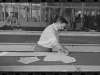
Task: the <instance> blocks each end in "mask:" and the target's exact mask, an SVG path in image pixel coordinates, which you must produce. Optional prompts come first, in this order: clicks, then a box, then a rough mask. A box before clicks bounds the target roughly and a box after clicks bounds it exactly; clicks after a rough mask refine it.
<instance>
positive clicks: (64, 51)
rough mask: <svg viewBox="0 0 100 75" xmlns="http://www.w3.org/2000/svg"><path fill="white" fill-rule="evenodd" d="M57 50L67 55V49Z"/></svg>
mask: <svg viewBox="0 0 100 75" xmlns="http://www.w3.org/2000/svg"><path fill="white" fill-rule="evenodd" d="M58 52H59V53H61V54H65V55H69V51H68V49H59V51H58Z"/></svg>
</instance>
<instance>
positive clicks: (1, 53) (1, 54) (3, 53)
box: [0, 52, 8, 56]
mask: <svg viewBox="0 0 100 75" xmlns="http://www.w3.org/2000/svg"><path fill="white" fill-rule="evenodd" d="M7 53H8V52H0V56H3V55H6V54H7Z"/></svg>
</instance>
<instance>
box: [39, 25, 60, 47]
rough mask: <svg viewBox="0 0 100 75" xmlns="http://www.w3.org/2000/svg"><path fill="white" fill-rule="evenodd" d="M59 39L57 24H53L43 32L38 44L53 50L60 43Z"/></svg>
mask: <svg viewBox="0 0 100 75" xmlns="http://www.w3.org/2000/svg"><path fill="white" fill-rule="evenodd" d="M58 39H59V38H58V29H57V27H56V25H55V24H52V25H49V26H48V27H47V28H46V29H45V30H44V31H43V32H42V34H41V37H40V39H39V41H38V44H39V45H41V46H43V47H47V48H53V47H54V46H56V45H57V44H58V43H59V41H58Z"/></svg>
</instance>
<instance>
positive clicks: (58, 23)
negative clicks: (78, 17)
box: [56, 16, 68, 30]
mask: <svg viewBox="0 0 100 75" xmlns="http://www.w3.org/2000/svg"><path fill="white" fill-rule="evenodd" d="M67 25H68V21H67V20H66V19H65V18H64V17H62V16H60V17H58V18H57V19H56V27H57V29H58V30H63V29H64V28H65V27H66V26H67Z"/></svg>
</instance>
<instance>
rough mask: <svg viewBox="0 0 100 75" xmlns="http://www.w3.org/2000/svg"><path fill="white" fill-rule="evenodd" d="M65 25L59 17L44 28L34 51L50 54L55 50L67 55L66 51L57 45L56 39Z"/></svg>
mask: <svg viewBox="0 0 100 75" xmlns="http://www.w3.org/2000/svg"><path fill="white" fill-rule="evenodd" d="M66 25H68V21H66V19H65V18H63V17H61V16H60V17H58V18H57V20H56V22H54V23H53V24H51V25H49V26H48V27H46V28H45V29H44V31H43V32H42V34H41V36H40V39H39V41H38V42H37V45H36V46H35V51H42V52H45V51H46V52H50V51H52V50H55V51H57V52H60V53H66V55H68V54H69V51H68V49H67V48H65V47H64V46H62V45H61V44H60V43H59V37H58V33H59V31H61V30H63V29H64V28H65V27H66Z"/></svg>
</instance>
